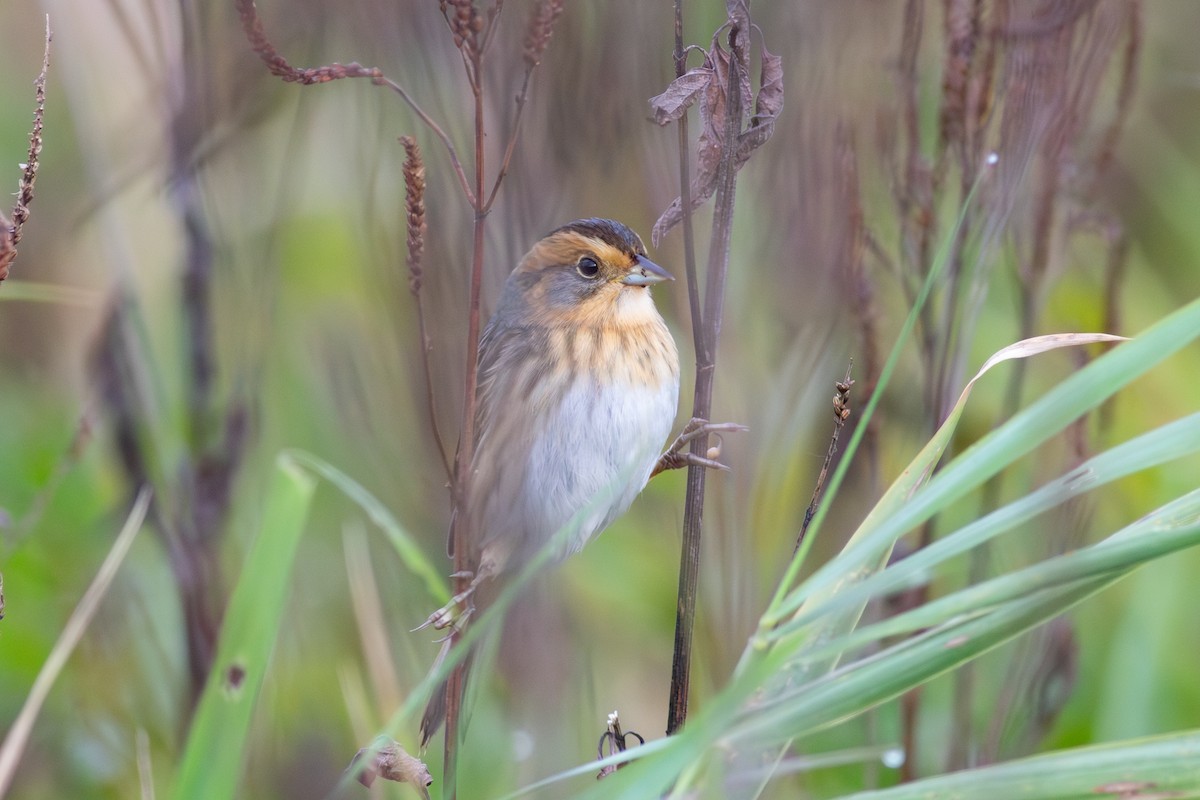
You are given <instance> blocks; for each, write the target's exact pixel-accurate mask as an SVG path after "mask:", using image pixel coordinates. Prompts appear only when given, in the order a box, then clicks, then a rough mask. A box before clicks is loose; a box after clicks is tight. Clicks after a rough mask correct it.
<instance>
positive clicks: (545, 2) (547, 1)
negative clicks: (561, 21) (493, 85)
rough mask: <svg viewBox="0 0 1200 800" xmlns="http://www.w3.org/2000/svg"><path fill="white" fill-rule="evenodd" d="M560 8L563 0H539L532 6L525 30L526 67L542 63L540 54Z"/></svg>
mask: <svg viewBox="0 0 1200 800" xmlns="http://www.w3.org/2000/svg"><path fill="white" fill-rule="evenodd" d="M562 10H563V0H541V2H540V3H538V4H537V5H536V6H535V7H534V9H533V14H532V15H531V16H530V17H529V27H528V29H527V30H526V31H525V65H526V67H527V68H528V69H533V68H534V67H536V66H537V65H538V64H540V63H542V54H543V53H545V52H546V45H547V44H549V43H550V34H552V33H553V32H554V22H555V20H557V19H558V15H559V14H561V13H562Z"/></svg>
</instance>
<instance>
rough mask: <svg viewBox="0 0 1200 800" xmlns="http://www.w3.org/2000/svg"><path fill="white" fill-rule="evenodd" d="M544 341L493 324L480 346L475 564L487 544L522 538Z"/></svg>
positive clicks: (471, 486) (472, 495) (470, 492)
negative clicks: (534, 395)
mask: <svg viewBox="0 0 1200 800" xmlns="http://www.w3.org/2000/svg"><path fill="white" fill-rule="evenodd" d="M545 338H546V337H545V333H544V332H543V331H539V330H538V329H537V328H532V327H527V326H523V325H511V324H507V323H506V322H504V321H503V320H501V319H493V320H492V321H491V322H490V323H489V324H488V326H487V328H486V330H485V331H484V333H483V336H482V337H480V340H479V362H478V365H479V366H478V383H477V386H476V392H475V398H476V406H475V452H474V456H473V458H472V466H473V471H472V475H471V479H470V481H469V483H468V486H467V499H466V509H467V513H466V515H465V519H464V520H462V522H463V523H464V524H466V525H467V526H468V527H467V530H466V531H465V536H466V540H467V541H468V542H470V543H471V545H472V546H471V550H472V555H473V556H474V557H476V558H477V557H478V556H479V551H480V548H481V547H482V544H483V542H484V540H485V539H495V538H498V537H508V538H513V539H515V538H519V536H520V533H521V531H520V527H521V519H520V517H521V511H520V508H519V507H518V505H519V504H518V497H519V496H520V494H521V486H522V485H523V483H524V481H525V475H526V471H527V469H528V467H529V464H528V458H527V454H528V453H529V452H530V450H531V447H532V445H531V442H532V440H533V436H534V433H535V432H536V428H535V425H536V420H537V419H538V418H539V417H538V413H537V409H536V408H535V407H534V404H533V402H532V401H531V399H530V389H531V387H532V385H534V384H536V383H537V382H538V381H539V379H540V378H544V377H545V376H544V375H541V374H539V372H538V370H537V365H538V364H539V363H541V364H544V363H545V352H544V348H545V346H546V345H545ZM496 567H497V569H498V570H499V569H503V564H498V565H496Z"/></svg>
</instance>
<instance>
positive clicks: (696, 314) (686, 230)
mask: <svg viewBox="0 0 1200 800" xmlns="http://www.w3.org/2000/svg"><path fill="white" fill-rule="evenodd" d="M687 54H688V49H685V48H684V46H683V0H675V77H676V78H679V77H682V76H683V74H684V73H685V72H687ZM678 130H679V202H680V208H681V209H682V210H683V269H684V273H685V274H686V275H687V285H688V304H689V307H690V308H691V312H692V343H693V346H694V347H695V350H696V353H699V352H700V351H701V350H702V349H703V346H704V334H703V330H704V316H703V313H702V312H701V311H700V308H701V298H700V280H699V278H698V276H697V275H696V234H695V228H694V226H693V225H692V177H691V172H692V168H691V164H690V158H689V150H688V148H689V147H690V146H691V145H690V142H689V138H688V115H687V114H683V115H682V116H680V117H679V126H678Z"/></svg>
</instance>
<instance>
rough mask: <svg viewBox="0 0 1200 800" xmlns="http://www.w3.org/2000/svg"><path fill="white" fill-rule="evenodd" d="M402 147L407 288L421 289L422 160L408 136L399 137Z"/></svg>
mask: <svg viewBox="0 0 1200 800" xmlns="http://www.w3.org/2000/svg"><path fill="white" fill-rule="evenodd" d="M400 144H401V145H403V146H404V153H405V159H404V211H405V223H406V225H407V227H408V289H409V291H411V292H412V293H413V294H417V293H418V292H420V291H421V278H422V276H423V275H424V271H423V268H422V265H421V258H422V256H423V255H424V252H425V163H424V162H423V161H422V160H421V148H420V147H419V146H418V145H417V140H416V139H414V138H413V137H411V136H402V137H401V138H400Z"/></svg>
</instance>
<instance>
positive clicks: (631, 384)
mask: <svg viewBox="0 0 1200 800" xmlns="http://www.w3.org/2000/svg"><path fill="white" fill-rule="evenodd" d="M671 280H673V278H672V276H671V275H670V273H668V272H667V271H666V270H665V269H663V268H662V267H660V266H659V265H657V264H655V263H654V262H653V261H651V260H650V259H649V257H648V256H647V255H646V247H645V245H644V244H643V242H642V240H641V238H640V237H639V236H638V235H637V234H636V233H634V232H633V231H632V230H631V229H630V228H628V227H627V226H625V225H624V224H622V223H620V222H616V221H614V220H610V219H598V218H590V219H579V220H575V221H574V222H569V223H567V224H565V225H563V226H561V227H559V228H556V229H555V230H553V231H551V232H550V233H549V234H547V235H546V236H545V237H543V238H542V239H541V240H540V241H538V242H537V243H536V244H535V245H534V246H533V247H532V248H531V249H530V250H529V252H528V253H526V254H525V256H524V257H523V258H522V259H521V260H520V262H519V263H518V264H517V266H516V268H515V269H514V270H513V271H512V272H511V273H510V274H509V276H508V279H507V280H506V282H505V285H504V289H503V293H502V295H501V299H500V302H499V304H498V306H497V308H496V311H495V313H494V314H493V315H492V317H491V320H490V321H489V322H488V324H487V326H486V328H485V329H484V332H483V335H482V336H481V338H480V342H479V356H478V362H477V367H476V374H477V388H476V416H475V431H476V434H475V446H474V455H473V458H472V463H471V467H472V468H471V472H470V474H469V477H468V480H467V483H466V487H465V494H464V497H463V498H462V500H460V502H459V503H458V507H457V508H456V512H455V517H454V519H453V520H452V522H451V537H450V549H451V555H453V545H454V539H455V535H454V533H453V531H454V529H455V526H456V525H459V524H461V525H465V529H464V531H463V533H464V535H463V539H464V540H465V541H466V543H467V546H468V548H469V553H468V558H467V561H468V563H470V564H472V565H473V566H474V569H473V573H472V574H471V581H470V583H469V585H468V586H467V588H466V589H465V590H464V591H463V592H460V593H459V594H458V595H456V596H455V597H454V598H453V599H452V600H451V602H450V603H449V604H447V605H446V606H445V607H444V608H442V609H439V610H438V611H436V612H434V613H433V614H432V615H430V617H429V619H428V620H427V621H426V623H425V625H432V626H433V627H435V628H439V629H442V628H446V627H450V626H451V625H455V624H457V623H458V620H459V616H460V613H461V612H460V608H461V607H462V606H463V605H464V604H468V603H469V602H472V599H473V595H474V594H475V592H476V590H477V589H478V588H479V587H480V586H481V585H482V584H484V583H485V582H487V581H490V580H493V579H496V578H498V577H500V576H503V575H505V574H506V573H508V572H511V571H512V570H514V569H519V568H521V567H523V566H524V565H525V564H527V563H529V561H530V560H531V559H533V558H534V557H536V556H537V555H538V554H539V551H541V550H542V549H543V548H548V550H549V558H550V560H551V561H552V562H557V561H562V560H564V559H566V558H567V557H568V556H570V555H571V554H573V553H577V552H578V551H580V550H581V549H582V548H583V547H584V545H585V544H587V542H588V541H589V540H591V539H592V538H593V537H594V536H595V535H596V534H598V533H599V532H600V531H602V530H604V528H606V527H607V526H608V525H609V524H610V523H612V522H613V521H614V520H615V519H616V518H617V517H619V516H621V514H623V513H624V512H625V511H626V510H627V509H628V508H629V506H630V505H631V504H632V503H633V501H634V499H635V498H636V497H637V495H638V494H639V493H640V492H641V491H642V489H643V488H644V487H645V485H646V483H647V482H648V481H649V479H650V477H651V475H652V474H654V473H655V472H656V471H660V470H661V469H670V468H676V467H681V466H685V465H687V464H690V463H697V464H700V465H701V466H705V467H716V468H724V465H722V464H720V463H719V462H717V461H716V460H714V459H708V458H705V457H702V456H697V455H693V454H692V453H690V452H685V451H684V449H683V445H684V444H686V443H687V442H689V441H690V440H691V439H692V438H695V437H696V436H698V435H701V434H702V433H710V432H717V431H722V430H738V429H741V427H740V426H735V425H728V424H718V425H710V424H709V423H707V422H705V421H703V420H693V421H692V422H691V423H689V425H688V426H687V427H685V429H684V432H683V433H681V434H680V436H679V437H678V438H677V439H676V440H675V442H674V443H673V444H672V446H671V448H670V449H668V451H667V452H666V453H665V454H663V453H662V447H663V445H664V444H665V443H666V441H667V439H668V437H669V435H670V433H671V429H672V427H673V425H674V422H675V417H676V413H677V409H678V404H679V352H678V349H677V348H676V345H675V340H674V339H673V338H672V336H671V333H670V331H669V330H668V328H667V325H666V323H665V322H664V320H663V318H662V315H661V314H659V312H658V310H657V308H656V307H655V305H654V300H653V299H652V297H651V295H650V288H651V287H652V286H655V285H657V284H660V283H663V282H666V281H671ZM425 625H423V626H422V627H425ZM444 652H445V651H443V654H444ZM439 661H440V658H439ZM444 691H445V688H444V687H443V689H441V690H438V691H437V692H436V693H435V694H434V696H433V698H432V699H431V701H430V704H429V707H428V708H427V709H426V712H425V716H424V718H423V719H422V722H421V740H422V747H424V746H425V744H427V743H428V741H429V739H430V738H431V737H432V735H433V733H434V732H435V731H436V730H437V728H438V726H439V725H440V724H441V722H442V718H443V716H444V713H445V696H444Z"/></svg>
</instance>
